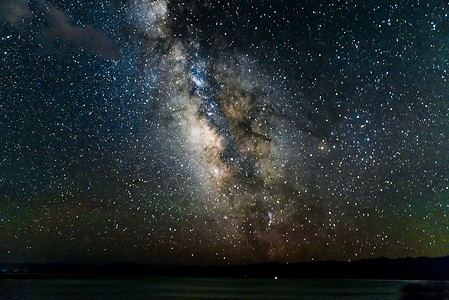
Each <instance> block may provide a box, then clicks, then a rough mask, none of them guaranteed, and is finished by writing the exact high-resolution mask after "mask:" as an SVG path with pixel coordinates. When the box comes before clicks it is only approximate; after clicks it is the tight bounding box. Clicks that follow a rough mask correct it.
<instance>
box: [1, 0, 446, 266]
mask: <svg viewBox="0 0 449 300" xmlns="http://www.w3.org/2000/svg"><path fill="white" fill-rule="evenodd" d="M448 71H449V5H448V4H447V3H446V1H388V0H382V1H355V0H354V1H350V0H347V1H324V0H323V1H320V0H304V1H281V0H272V1H268V0H257V1H237V0H216V1H211V0H203V1H199V0H186V1H180V0H179V1H171V0H129V1H112V0H104V1H84V0H78V1H75V0H28V1H26V0H0V262H37V263H45V262H65V263H77V262H83V263H109V262H129V261H133V262H139V263H161V264H166V263H169V264H241V263H244V264H248V263H256V262H269V261H279V262H284V263H286V262H301V261H312V260H330V259H336V260H356V259H361V258H375V257H382V256H386V257H407V256H413V257H415V256H432V257H433V256H444V255H448V254H449V74H448Z"/></svg>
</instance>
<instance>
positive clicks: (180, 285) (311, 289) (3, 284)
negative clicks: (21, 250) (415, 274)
mask: <svg viewBox="0 0 449 300" xmlns="http://www.w3.org/2000/svg"><path fill="white" fill-rule="evenodd" d="M410 283H411V282H410V281H391V280H314V279H285V280H283V279H279V280H274V279H229V278H143V279H142V278H138V279H136V278H134V279H130V278H127V279H95V280H93V279H90V280H81V279H29V280H12V279H8V280H0V299H1V300H9V299H21V300H22V299H36V300H44V299H45V300H53V299H68V300H74V299H83V300H86V299H108V300H118V299H304V300H308V299H314V300H318V299H346V300H352V299H382V300H385V299H400V298H401V288H403V287H404V286H406V285H407V284H410ZM415 283H416V281H415Z"/></svg>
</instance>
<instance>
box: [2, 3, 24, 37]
mask: <svg viewBox="0 0 449 300" xmlns="http://www.w3.org/2000/svg"><path fill="white" fill-rule="evenodd" d="M30 18H31V11H30V8H29V6H28V1H27V0H4V1H0V21H3V22H7V23H8V24H10V25H12V26H14V27H15V28H16V29H18V30H20V31H22V30H24V25H25V22H26V21H27V20H28V19H30Z"/></svg>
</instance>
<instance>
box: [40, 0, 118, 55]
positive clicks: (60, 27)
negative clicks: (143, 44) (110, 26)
mask: <svg viewBox="0 0 449 300" xmlns="http://www.w3.org/2000/svg"><path fill="white" fill-rule="evenodd" d="M46 7H47V12H48V18H49V22H50V27H49V28H48V29H46V30H45V31H44V33H43V36H44V41H46V42H50V41H53V40H56V39H58V38H61V39H62V40H63V41H66V42H68V43H70V44H72V45H75V46H77V47H81V48H83V49H85V50H88V51H92V52H95V53H98V54H101V55H103V56H105V57H107V58H110V59H115V58H116V57H117V56H118V53H119V49H118V47H117V46H116V45H115V44H114V42H112V40H111V39H110V38H109V37H108V36H107V35H106V34H104V33H103V32H102V31H101V30H98V29H95V28H93V27H92V26H90V25H82V26H75V25H72V21H71V18H70V17H69V15H67V14H66V13H65V12H63V11H62V10H60V9H59V8H57V7H56V6H53V5H46Z"/></svg>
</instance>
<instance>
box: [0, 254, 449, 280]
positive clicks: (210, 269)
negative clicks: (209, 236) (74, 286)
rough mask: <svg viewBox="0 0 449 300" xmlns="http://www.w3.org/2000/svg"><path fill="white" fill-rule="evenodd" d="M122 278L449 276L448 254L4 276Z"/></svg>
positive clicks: (72, 268) (10, 270) (12, 271)
mask: <svg viewBox="0 0 449 300" xmlns="http://www.w3.org/2000/svg"><path fill="white" fill-rule="evenodd" d="M91 277H92V278H98V277H102V278H117V277H125V278H126V277H129V278H135V277H213V278H217V277H223V278H275V277H276V278H317V279H318V278H320V279H397V280H436V281H441V280H449V257H439V258H426V257H419V258H400V259H388V258H378V259H365V260H359V261H354V262H340V261H319V262H308V263H295V264H281V263H263V264H254V265H235V266H207V267H205V266H174V265H143V264H137V263H115V264H105V265H89V264H63V263H53V264H31V263H28V264H27V263H24V264H22V263H19V264H12V263H5V264H0V279H35V278H48V279H52V278H91Z"/></svg>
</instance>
